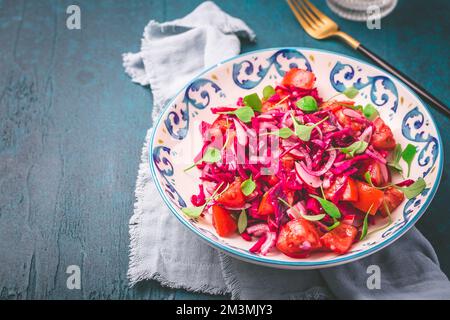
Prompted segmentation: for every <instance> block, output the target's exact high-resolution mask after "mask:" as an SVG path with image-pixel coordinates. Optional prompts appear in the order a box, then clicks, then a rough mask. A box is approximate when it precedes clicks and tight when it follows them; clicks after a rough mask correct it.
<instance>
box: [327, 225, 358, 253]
mask: <svg viewBox="0 0 450 320" xmlns="http://www.w3.org/2000/svg"><path fill="white" fill-rule="evenodd" d="M357 234H358V229H356V228H355V227H354V226H351V225H349V224H345V223H341V224H340V225H339V226H337V227H336V228H334V229H333V230H331V231H330V232H327V233H325V234H324V235H323V236H322V237H321V238H320V241H321V242H322V245H323V246H324V247H325V248H328V249H330V250H331V251H333V252H335V253H337V254H344V253H346V252H347V251H348V250H349V249H350V247H351V246H352V244H353V241H354V240H355V237H356V235H357Z"/></svg>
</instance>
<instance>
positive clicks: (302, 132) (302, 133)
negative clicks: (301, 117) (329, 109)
mask: <svg viewBox="0 0 450 320" xmlns="http://www.w3.org/2000/svg"><path fill="white" fill-rule="evenodd" d="M291 118H292V121H293V122H294V130H295V134H296V135H297V137H299V138H300V139H301V140H303V141H309V140H310V139H311V133H312V131H313V130H314V128H315V127H317V126H318V125H319V124H321V123H322V122H324V121H325V120H327V119H328V117H326V118H324V119H322V120H320V121H319V122H317V123H315V124H314V125H312V126H307V125H303V124H300V123H299V122H298V120H297V119H296V118H295V117H294V116H293V115H292V114H291Z"/></svg>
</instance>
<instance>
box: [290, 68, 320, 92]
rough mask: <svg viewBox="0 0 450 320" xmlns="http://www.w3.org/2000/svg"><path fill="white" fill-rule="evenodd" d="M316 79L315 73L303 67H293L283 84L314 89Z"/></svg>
mask: <svg viewBox="0 0 450 320" xmlns="http://www.w3.org/2000/svg"><path fill="white" fill-rule="evenodd" d="M315 81H316V76H315V75H314V73H312V72H310V71H307V70H303V69H298V68H293V69H291V70H289V71H288V72H286V74H285V75H284V78H283V82H282V84H283V85H285V86H286V85H287V86H294V87H298V88H302V89H312V88H313V87H314V82H315Z"/></svg>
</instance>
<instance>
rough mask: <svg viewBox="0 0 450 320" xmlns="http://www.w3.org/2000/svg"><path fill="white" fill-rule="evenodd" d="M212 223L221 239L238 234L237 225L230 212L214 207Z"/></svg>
mask: <svg viewBox="0 0 450 320" xmlns="http://www.w3.org/2000/svg"><path fill="white" fill-rule="evenodd" d="M212 222H213V226H214V228H215V229H216V231H217V234H218V235H219V236H221V237H228V236H230V235H232V234H233V233H235V232H236V230H237V224H236V221H235V220H234V219H233V217H232V216H231V214H230V212H228V210H226V209H224V208H222V207H221V206H218V205H213V206H212Z"/></svg>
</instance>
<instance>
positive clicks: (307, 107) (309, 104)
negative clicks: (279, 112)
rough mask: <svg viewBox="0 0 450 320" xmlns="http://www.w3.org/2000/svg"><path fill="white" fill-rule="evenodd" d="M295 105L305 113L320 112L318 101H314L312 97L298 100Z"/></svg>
mask: <svg viewBox="0 0 450 320" xmlns="http://www.w3.org/2000/svg"><path fill="white" fill-rule="evenodd" d="M295 105H296V106H297V107H298V108H299V109H300V110H303V111H305V112H314V111H317V110H319V108H318V107H317V101H316V99H314V98H313V97H311V96H305V97H303V98H301V99H300V100H298V101H297V102H296V103H295Z"/></svg>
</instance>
